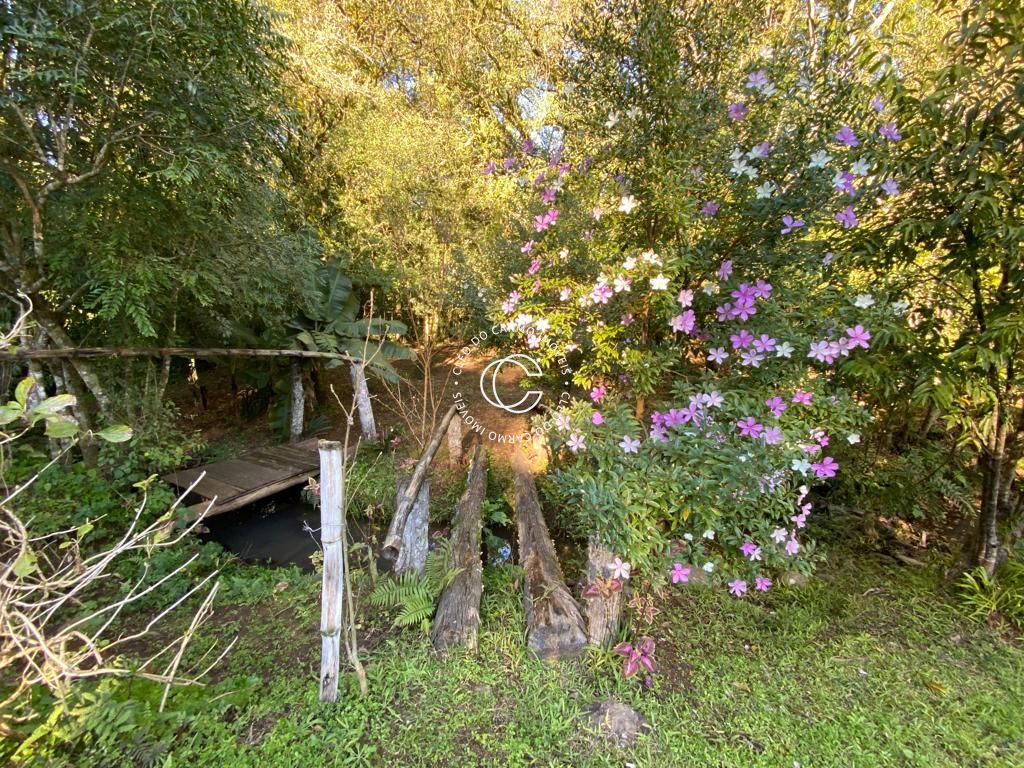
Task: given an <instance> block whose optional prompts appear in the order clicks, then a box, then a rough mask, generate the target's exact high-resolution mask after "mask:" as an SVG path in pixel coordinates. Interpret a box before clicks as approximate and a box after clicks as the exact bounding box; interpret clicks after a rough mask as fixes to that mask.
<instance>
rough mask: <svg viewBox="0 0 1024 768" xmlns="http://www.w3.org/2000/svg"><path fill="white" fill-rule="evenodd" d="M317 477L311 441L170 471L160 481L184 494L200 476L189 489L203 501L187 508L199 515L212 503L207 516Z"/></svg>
mask: <svg viewBox="0 0 1024 768" xmlns="http://www.w3.org/2000/svg"><path fill="white" fill-rule="evenodd" d="M204 472H205V473H206V474H205V475H203V473H204ZM318 474H320V457H319V454H318V452H317V441H316V439H315V438H314V439H312V440H306V441H304V442H301V443H293V444H291V445H276V446H272V447H268V448H260V449H259V450H257V451H253V452H251V453H247V454H245V455H243V456H239V457H238V458H237V459H227V460H226V461H218V462H215V463H213V464H207V465H205V466H202V467H194V468H192V469H181V470H178V471H177V472H170V473H168V474H166V475H164V476H163V477H161V480H163V481H164V482H166V483H170V484H171V485H173V486H176V487H177V488H179V489H181V490H182V491H184V490H186V489H188V487H189V486H191V485H192V483H195V482H196V479H197V478H199V476H200V475H203V477H202V479H201V480H199V482H198V483H197V484H196V486H195V487H194V488H192V493H194V494H195V495H197V496H200V497H201V498H202V499H203V500H204V501H202V502H200V503H198V504H194V505H193V506H192V507H191V509H192V510H193V511H195V512H196V513H199V512H202V511H203V510H204V509H206V507H207V506H208V505H209V504H210V502H214V504H213V506H212V507H210V510H209V512H207V513H206V516H207V517H210V516H211V515H219V514H222V513H224V512H230V511H232V510H234V509H238V508H239V507H244V506H245V505H246V504H252V503H253V502H254V501H259V500H260V499H265V498H266V497H267V496H272V495H274V494H275V493H280V492H281V491H283V490H286V489H288V488H292V487H294V486H296V485H302V484H303V483H305V482H306V478H308V477H315V476H316V475H318ZM215 499H216V501H214V500H215Z"/></svg>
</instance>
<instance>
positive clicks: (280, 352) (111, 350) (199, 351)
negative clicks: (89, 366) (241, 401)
mask: <svg viewBox="0 0 1024 768" xmlns="http://www.w3.org/2000/svg"><path fill="white" fill-rule="evenodd" d="M71 357H75V358H82V357H299V358H313V359H321V360H349V361H352V360H354V359H355V358H353V357H352V355H350V354H348V353H347V352H318V351H313V350H307V349H239V348H226V347H225V348H217V347H213V348H207V347H69V348H66V349H18V350H15V351H13V352H11V351H6V352H0V361H8V362H11V361H17V360H45V359H53V358H56V359H64V358H71Z"/></svg>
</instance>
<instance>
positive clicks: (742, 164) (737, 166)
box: [729, 158, 757, 179]
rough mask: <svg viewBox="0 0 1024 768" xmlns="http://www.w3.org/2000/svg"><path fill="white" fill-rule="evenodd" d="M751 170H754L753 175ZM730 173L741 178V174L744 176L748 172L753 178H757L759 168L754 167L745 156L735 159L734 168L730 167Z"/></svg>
mask: <svg viewBox="0 0 1024 768" xmlns="http://www.w3.org/2000/svg"><path fill="white" fill-rule="evenodd" d="M751 171H753V174H754V175H753V176H750V173H751ZM729 173H731V174H732V175H733V176H735V177H736V178H739V177H740V176H743V175H744V174H746V175H747V176H750V178H752V179H754V178H757V169H756V168H754V167H753V166H752V165H750V164H749V163H748V162H747V161H746V160H745V159H743V158H740V159H739V160H733V161H732V168H730V169H729Z"/></svg>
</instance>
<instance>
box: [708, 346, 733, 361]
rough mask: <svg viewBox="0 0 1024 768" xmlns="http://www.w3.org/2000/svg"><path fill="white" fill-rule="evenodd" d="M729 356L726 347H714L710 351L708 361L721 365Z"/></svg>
mask: <svg viewBox="0 0 1024 768" xmlns="http://www.w3.org/2000/svg"><path fill="white" fill-rule="evenodd" d="M728 356H729V353H728V352H726V351H725V347H714V348H712V349H710V350H708V360H710V361H711V362H713V363H718V364H719V365H721V364H722V363H724V362H725V358H727V357H728Z"/></svg>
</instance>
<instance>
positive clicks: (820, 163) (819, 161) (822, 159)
mask: <svg viewBox="0 0 1024 768" xmlns="http://www.w3.org/2000/svg"><path fill="white" fill-rule="evenodd" d="M831 160H832V155H830V154H829V153H828V152H826V151H825V150H824V149H819V150H818V151H817V152H815V153H814V154H813V155H811V162H810V163H809V164H808V167H809V168H824V167H825V166H826V165H828V164H829V162H830V161H831Z"/></svg>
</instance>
